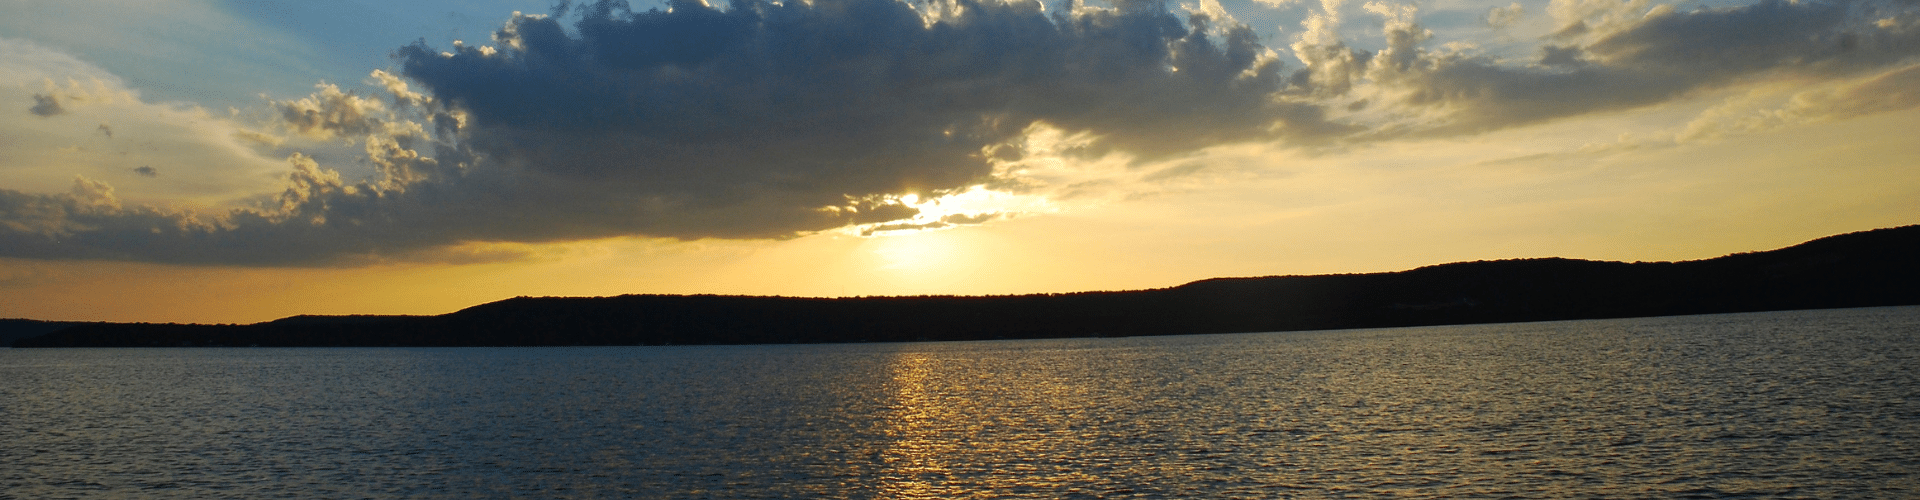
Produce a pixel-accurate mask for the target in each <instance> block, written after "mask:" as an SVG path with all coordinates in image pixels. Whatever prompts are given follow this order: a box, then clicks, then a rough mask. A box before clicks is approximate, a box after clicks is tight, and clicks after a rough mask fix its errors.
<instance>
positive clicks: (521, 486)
mask: <svg viewBox="0 0 1920 500" xmlns="http://www.w3.org/2000/svg"><path fill="white" fill-rule="evenodd" d="M1916 356H1920V307H1908V308H1877V309H1853V310H1836V311H1807V312H1782V313H1761V314H1738V315H1713V316H1690V317H1676V318H1652V319H1630V320H1608V321H1571V322H1555V323H1532V324H1511V325H1478V326H1456V327H1436V328H1408V329H1387V330H1352V331H1336V332H1305V333H1265V334H1241V335H1202V336H1187V337H1161V338H1128V339H1068V340H1041V341H993V342H966V343H919V344H865V345H802V346H728V347H605V348H600V347H592V348H449V349H357V348H356V349H156V350H138V349H95V350H87V349H57V350H40V349H11V350H8V349H0V498H8V499H15V498H17V499H28V498H33V499H41V498H130V497H137V498H402V497H405V498H476V497H478V498H511V497H520V498H808V497H830V498H838V497H846V498H953V497H962V498H965V497H975V498H1190V497H1205V498H1237V497H1238V498H1276V497H1339V496H1352V497H1383V496H1405V497H1448V498H1458V497H1467V498H1472V497H1481V498H1492V497H1500V498H1565V497H1695V498H1724V497H1803V498H1850V497H1851V498H1888V497H1903V496H1912V495H1915V494H1916V493H1915V492H1920V475H1917V474H1920V473H1917V472H1915V471H1920V360H1917V359H1916Z"/></svg>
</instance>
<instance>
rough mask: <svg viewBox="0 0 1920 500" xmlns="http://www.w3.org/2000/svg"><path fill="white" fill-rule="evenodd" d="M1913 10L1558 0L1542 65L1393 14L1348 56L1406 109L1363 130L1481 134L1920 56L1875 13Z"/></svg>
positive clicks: (1919, 42) (1919, 36)
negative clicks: (1556, 22)
mask: <svg viewBox="0 0 1920 500" xmlns="http://www.w3.org/2000/svg"><path fill="white" fill-rule="evenodd" d="M1916 10H1917V9H1916V5H1915V4H1912V3H1910V2H1906V3H1902V2H1885V3H1882V2H1872V1H1835V2H1786V1H1778V0H1766V1H1762V2H1760V3H1756V4H1752V5H1745V6H1738V7H1726V8H1715V9H1700V10H1695V11H1691V12H1675V11H1673V9H1671V8H1670V7H1665V6H1648V5H1647V4H1646V3H1645V2H1640V1H1635V2H1614V1H1610V0H1601V1H1595V2H1584V3H1583V2H1573V1H1556V2H1555V3H1554V4H1553V8H1551V9H1550V11H1552V12H1553V13H1554V14H1555V17H1556V18H1558V19H1561V20H1562V21H1563V22H1565V23H1566V25H1565V27H1563V28H1562V29H1561V30H1560V31H1559V32H1558V34H1557V35H1556V36H1555V39H1556V40H1559V41H1560V42H1559V43H1558V44H1550V45H1545V46H1543V47H1542V54H1543V57H1542V58H1541V59H1540V61H1539V62H1540V65H1539V66H1516V65H1510V64H1504V63H1503V62H1501V61H1498V60H1495V59H1492V58H1489V57H1486V56H1475V55H1469V54H1459V53H1442V52H1433V51H1427V50H1424V49H1422V48H1421V47H1419V44H1420V42H1422V41H1424V40H1425V38H1426V37H1428V36H1429V35H1430V33H1429V32H1427V31H1425V30H1423V29H1421V28H1420V27H1419V26H1418V25H1417V24H1408V23H1405V22H1402V21H1400V20H1399V18H1397V17H1389V19H1388V22H1387V23H1386V31H1387V39H1388V41H1389V43H1388V46H1387V48H1385V49H1383V50H1381V51H1380V52H1379V53H1378V54H1366V55H1365V56H1363V57H1357V58H1356V59H1366V60H1368V61H1369V62H1368V64H1367V68H1366V69H1365V75H1366V76H1367V78H1368V80H1369V81H1370V82H1371V83H1373V84H1375V85H1377V86H1378V88H1376V89H1374V90H1375V91H1376V92H1378V93H1380V94H1384V95H1387V96H1390V97H1391V99H1388V102H1389V103H1391V104H1394V105H1397V108H1395V109H1397V111H1399V112H1400V113H1402V114H1403V116H1406V117H1412V118H1410V119H1409V121H1411V122H1412V123H1411V124H1410V125H1405V126H1400V127H1375V130H1373V131H1371V132H1369V133H1368V134H1373V135H1374V136H1375V137H1376V138H1385V137H1395V136H1398V135H1401V134H1406V133H1418V134H1423V135H1452V134H1464V133H1478V132H1484V131H1488V130H1494V129H1500V128H1506V127H1512V126H1517V125H1525V124H1532V123H1538V122H1542V121H1546V120H1551V119H1556V118H1562V117H1570V116H1578V115H1584V114H1590V113H1598V112H1607V111H1615V110H1622V109H1629V108H1635V107H1641V106H1648V105H1653V104H1658V103H1662V102H1667V101H1670V100H1673V99H1677V98H1681V97H1685V96H1687V95H1689V94H1691V93H1694V92H1698V91H1701V90H1706V89H1714V88H1721V87H1725V86H1730V85H1736V84H1739V83H1742V82H1750V81H1754V80H1755V79H1766V78H1816V79H1825V78H1844V77H1847V76H1849V75H1854V74H1858V73H1860V72H1863V71H1873V70H1876V69H1881V68H1885V67H1887V66H1888V65H1894V64H1900V63H1901V61H1905V60H1911V59H1912V58H1914V57H1916V56H1920V30H1903V29H1897V28H1889V27H1886V26H1885V24H1886V23H1878V22H1876V20H1879V19H1887V18H1898V17H1899V16H1910V15H1912V14H1913V13H1914V12H1915V11H1916ZM1310 69H1312V70H1313V71H1315V72H1316V73H1317V72H1319V71H1321V68H1319V67H1312V68H1310ZM1343 71H1345V72H1347V73H1349V74H1351V73H1353V70H1343ZM1321 80H1323V78H1321V77H1320V75H1318V74H1316V75H1315V76H1314V78H1313V79H1312V81H1321ZM1331 90H1334V91H1339V90H1340V89H1338V88H1334V89H1331ZM1375 102H1376V103H1377V102H1379V100H1376V101H1375Z"/></svg>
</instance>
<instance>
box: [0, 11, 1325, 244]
mask: <svg viewBox="0 0 1920 500" xmlns="http://www.w3.org/2000/svg"><path fill="white" fill-rule="evenodd" d="M574 12H576V13H577V16H528V15H517V16H515V17H514V18H513V19H512V20H511V21H509V22H508V23H507V24H506V25H505V26H504V27H503V29H502V30H501V31H500V33H499V34H498V35H497V36H496V40H495V44H494V45H492V46H474V45H464V44H456V45H454V46H453V47H452V48H451V50H448V51H441V50H437V49H434V48H431V47H429V46H428V45H426V44H424V43H419V44H414V45H411V46H407V47H403V48H401V49H400V50H399V51H398V52H397V58H398V61H399V62H400V75H401V76H404V77H405V78H406V79H407V80H406V81H402V80H400V79H399V78H396V77H395V76H394V75H392V74H387V73H385V72H377V73H375V74H374V75H373V76H374V79H375V80H376V81H377V82H378V84H379V85H380V86H381V87H382V88H384V89H386V90H387V91H388V92H389V93H390V94H392V95H393V97H394V99H393V102H394V105H393V106H387V105H386V104H383V103H382V101H381V100H379V99H376V98H372V97H366V96H361V95H357V94H355V93H353V92H349V91H343V90H341V89H339V88H338V87H336V86H333V85H322V86H320V87H319V88H318V89H317V91H316V92H315V93H314V94H313V95H312V96H309V97H307V98H303V99H296V100H291V101H276V102H274V106H275V108H276V110H277V111H278V117H279V119H280V121H281V122H282V123H283V124H284V125H283V127H284V128H285V129H286V130H287V131H288V132H290V133H291V134H294V135H298V136H302V137H308V138H314V139H328V138H339V139H346V140H349V141H356V142H358V143H360V144H363V145H364V154H365V155H366V156H365V161H366V163H367V164H368V165H370V166H371V167H373V169H374V171H375V175H373V176H371V177H369V178H367V179H364V180H356V179H352V178H347V177H342V176H341V175H339V173H338V171H336V170H333V169H330V168H327V167H326V166H325V165H321V164H320V163H319V162H318V161H316V160H315V159H314V158H313V157H310V156H306V155H300V154H295V155H292V156H290V157H289V159H288V162H289V165H291V166H292V167H293V172H292V173H291V174H289V177H288V187H287V188H286V189H285V190H284V191H283V192H282V193H280V194H278V195H275V196H272V197H271V198H270V199H261V200H259V201H258V202H257V204H256V206H254V207H250V208H242V209H236V210H233V211H230V212H227V213H222V214H210V215H197V216H195V215H181V214H175V215H176V216H178V217H180V218H182V220H183V221H184V220H189V219H191V220H192V221H194V222H193V223H186V222H182V223H180V224H178V225H180V226H182V227H191V228H194V229H191V230H181V231H174V230H171V229H162V230H158V231H155V230H151V229H152V228H150V227H145V226H143V227H141V228H138V229H137V230H136V231H133V232H132V233H130V234H108V233H109V232H111V231H113V229H111V228H115V227H123V226H116V225H113V224H104V223H103V221H100V220H93V219H89V220H87V221H84V222H75V221H74V220H69V221H67V222H66V223H51V222H48V223H43V224H41V226H47V227H61V228H67V229H63V231H65V232H66V234H64V235H63V236H62V237H61V238H60V239H59V242H58V243H57V244H56V243H52V242H47V243H46V244H47V245H50V246H49V247H48V248H52V247H53V246H66V247H79V246H89V245H92V246H95V247H97V248H94V249H93V250H97V251H96V252H87V251H78V252H69V253H66V254H65V255H99V254H101V253H110V254H115V255H125V256H127V258H132V259H138V260H157V261H167V262H176V261H182V260H185V261H192V262H246V263H287V264H299V263H312V262H320V261H328V260H329V259H335V258H340V257H341V256H346V255H392V254H397V253H405V252H410V251H415V250H418V249H422V248H429V247H436V246H444V245H452V244H458V243H461V242H468V241H523V242H537V241H556V240H566V239H578V238H595V237H607V236H619V235H647V236H663V237H672V238H682V239H695V238H787V237H793V236H798V235H802V234H807V233H809V232H814V231H822V230H828V229H834V228H839V227H845V226H849V225H856V224H884V223H888V222H889V221H907V220H909V219H911V218H912V217H914V216H915V215H916V214H918V212H919V211H918V209H915V208H913V207H910V206H908V205H907V204H905V203H903V202H901V201H900V198H901V196H903V195H907V194H913V193H918V194H921V195H925V196H928V197H932V196H937V195H940V194H943V193H955V192H961V191H964V190H967V189H969V188H971V187H973V186H977V185H980V184H983V183H987V182H989V181H991V180H992V176H993V174H994V164H995V162H996V161H1006V160H1011V159H1015V158H1016V157H1017V155H1018V154H1019V153H1020V151H1021V150H1020V148H1018V147H1015V146H1014V145H1015V144H1016V143H1017V142H1018V141H1019V140H1020V139H1021V138H1022V135H1023V134H1024V133H1025V131H1026V130H1028V128H1029V126H1030V125H1032V124H1036V123H1047V124H1050V125H1051V126H1053V127H1059V128H1061V129H1066V130H1074V131H1087V132H1089V133H1090V134H1091V136H1093V137H1097V139H1096V140H1094V142H1097V143H1098V144H1099V146H1100V147H1102V148H1106V149H1108V150H1123V151H1126V152H1128V154H1130V155H1133V156H1134V157H1137V158H1149V159H1150V158H1157V157H1165V156H1170V155H1178V154H1183V153H1185V152H1189V151H1193V150H1197V149H1199V148H1204V147H1207V146H1210V145H1214V144H1218V143H1222V142H1232V141H1249V140H1272V139H1273V138H1276V137H1289V136H1302V137H1304V136H1310V135H1313V134H1323V133H1324V132H1325V131H1326V130H1330V128H1329V127H1328V126H1327V125H1326V124H1324V123H1323V122H1322V121H1321V120H1320V117H1319V114H1318V110H1317V108H1315V107H1313V106H1310V105H1302V104H1295V103H1285V102H1280V101H1278V100H1276V99H1274V98H1273V96H1274V94H1275V93H1276V92H1278V91H1280V90H1281V89H1282V88H1283V87H1284V86H1285V82H1284V81H1283V79H1282V78H1281V77H1280V75H1279V71H1280V69H1281V66H1282V65H1281V63H1280V62H1279V61H1278V60H1277V58H1276V57H1275V55H1274V53H1273V52H1272V51H1270V50H1268V49H1266V48H1265V47H1263V46H1261V45H1260V44H1259V42H1258V37H1257V36H1256V35H1254V34H1253V32H1252V31H1251V30H1249V29H1247V28H1245V27H1242V26H1237V25H1231V26H1223V25H1216V24H1215V23H1214V22H1213V21H1212V20H1211V19H1210V18H1209V17H1208V16H1206V15H1204V14H1203V15H1192V16H1188V17H1184V18H1183V17H1181V16H1178V15H1176V14H1174V13H1172V12H1169V11H1168V10H1167V9H1166V8H1165V7H1164V6H1163V5H1161V4H1160V3H1158V2H1150V1H1149V2H1133V3H1123V4H1122V5H1120V6H1119V7H1117V8H1112V9H1102V8H1091V7H1079V8H1076V9H1074V10H1073V11H1071V12H1052V13H1049V12H1046V11H1045V10H1044V9H1042V8H1041V5H1040V4H1039V3H1037V2H1030V1H1027V2H1023V1H1016V2H1008V3H1001V2H971V1H959V2H954V3H952V4H951V5H948V6H946V8H945V9H944V10H942V11H940V12H932V11H928V12H922V11H917V10H915V9H914V8H913V7H912V6H910V5H908V4H906V3H901V2H897V1H893V0H821V1H816V2H811V3H807V2H788V3H784V4H775V3H768V2H759V1H752V0H742V1H737V2H734V3H732V4H731V5H729V6H728V7H727V8H726V9H715V8H710V7H708V6H706V5H704V4H702V3H699V2H691V1H680V2H673V3H672V4H671V6H670V9H668V10H652V11H645V12H632V11H630V10H629V9H628V8H627V7H626V6H625V4H624V3H623V2H611V1H608V2H599V3H594V4H589V5H582V6H579V7H577V8H575V9H574ZM568 19H571V20H572V21H571V22H572V26H571V27H569V26H566V25H564V24H562V22H563V20H568ZM569 28H571V29H569ZM415 86H417V87H415ZM416 88H417V90H416ZM262 135H264V134H262ZM248 137H251V136H248ZM283 147H293V146H292V145H287V146H283ZM13 198H15V199H16V200H29V201H31V203H29V204H33V205H36V206H64V205H62V203H66V202H65V201H62V200H61V199H59V198H58V197H53V198H48V197H44V196H43V197H39V198H34V197H32V195H25V194H24V193H14V196H13ZM16 203H28V202H26V201H16ZM123 212H125V215H126V216H127V217H130V218H134V219H140V218H147V219H151V218H152V217H157V216H158V214H154V213H136V212H135V211H133V210H125V211H123ZM81 215H85V216H86V217H95V215H94V213H91V212H90V213H88V214H81ZM68 216H69V217H70V218H73V217H79V216H78V215H75V213H68ZM43 222H44V221H43ZM82 227H85V228H95V229H91V230H81V229H75V228H82ZM194 231H202V232H194ZM43 233H44V231H43ZM20 237H21V236H19V235H18V234H16V235H9V236H7V238H16V239H17V238H20ZM170 238H171V239H170ZM163 239H170V240H168V241H160V240H163ZM196 245H197V246H204V247H208V251H205V252H197V253H196V252H187V251H184V250H179V251H175V250H170V249H171V248H174V247H175V246H181V247H182V248H184V247H185V246H196ZM59 254H61V253H60V252H53V251H48V252H42V253H38V254H35V256H39V257H48V256H52V255H59ZM13 255H20V254H19V253H17V252H16V253H13Z"/></svg>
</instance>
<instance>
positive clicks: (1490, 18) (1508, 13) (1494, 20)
mask: <svg viewBox="0 0 1920 500" xmlns="http://www.w3.org/2000/svg"><path fill="white" fill-rule="evenodd" d="M1526 16H1527V8H1526V7H1525V6H1523V5H1520V2H1514V3H1512V4H1508V5H1507V6H1506V7H1493V8H1489V9H1487V16H1486V18H1485V20H1486V22H1487V26H1491V27H1494V28H1505V27H1508V26H1513V25H1514V24H1517V23H1519V22H1520V20H1521V19H1523V18H1525V17H1526Z"/></svg>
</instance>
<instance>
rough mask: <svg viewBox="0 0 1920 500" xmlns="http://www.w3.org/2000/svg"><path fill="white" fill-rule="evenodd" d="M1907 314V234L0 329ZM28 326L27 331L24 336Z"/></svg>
mask: <svg viewBox="0 0 1920 500" xmlns="http://www.w3.org/2000/svg"><path fill="white" fill-rule="evenodd" d="M1903 305H1920V226H1904V227H1898V228H1890V229H1879V230H1873V231H1864V232H1858V233H1849V234H1844V235H1838V236H1831V237H1827V238H1821V239H1817V240H1813V241H1809V242H1807V243H1803V244H1800V245H1795V246H1792V247H1787V248H1783V249H1778V250H1772V251H1766V252H1752V253H1739V254H1733V255H1728V256H1724V257H1718V258H1713V259H1706V260H1697V261H1686V262H1646V263H1623V262H1604V261H1585V260H1574V259H1561V258H1543V259H1517V260H1500V261H1477V262H1461V263H1452V264H1441V265H1435V266H1427V267H1421V268H1417V269H1412V270H1407V271H1399V272H1390V273H1371V274H1342V275H1315V276H1277V277H1260V278H1217V279H1209V280H1202V281H1196V282H1193V283H1188V284H1186V285H1181V286H1177V287H1172V288H1162V289H1152V290H1138V291H1123V292H1080V293H1065V294H1032V295H1009V296H971V297H967V296H918V297H860V298H802V297H757V296H720V295H623V296H617V297H596V298H560V297H541V298H534V297H518V298H513V299H507V300H503V301H499V302H492V303H488V304H482V305H479V306H474V307H471V308H467V309H464V310H461V311H458V312H454V313H449V314H443V315H438V316H370V315H358V316H294V317H289V318H283V319H279V320H275V321H269V322H264V323H255V324H250V325H198V324H152V323H58V322H39V321H32V320H0V327H4V329H0V340H7V339H9V338H11V339H14V343H13V345H14V346H15V347H186V346H194V347H201V346H234V347H245V346H262V347H347V346H362V347H384V346H565V345H670V344H676V345H683V344H701V345H714V344H795V343H842V342H910V341H939V340H991V339H1028V338H1070V337H1109V336H1112V337H1119V336H1155V335H1183V334H1206V333H1239V332H1264V331H1299V330H1333V329H1347V328H1383V327H1404V326H1433V325H1458V324H1483V323H1514V322H1531V321H1553V320H1578V319H1608V318H1629V317H1654V316H1676V315H1688V314H1714V313H1734V312H1761V311H1779V310H1796V309H1834V308H1850V307H1876V306H1903ZM36 329H37V330H36Z"/></svg>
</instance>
